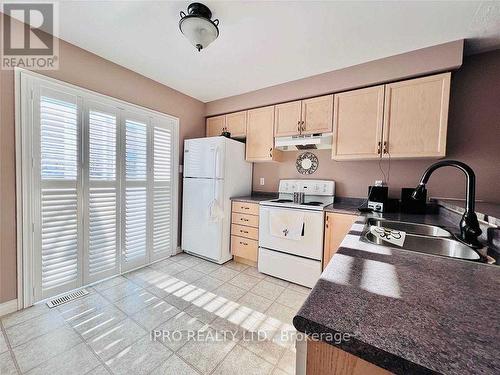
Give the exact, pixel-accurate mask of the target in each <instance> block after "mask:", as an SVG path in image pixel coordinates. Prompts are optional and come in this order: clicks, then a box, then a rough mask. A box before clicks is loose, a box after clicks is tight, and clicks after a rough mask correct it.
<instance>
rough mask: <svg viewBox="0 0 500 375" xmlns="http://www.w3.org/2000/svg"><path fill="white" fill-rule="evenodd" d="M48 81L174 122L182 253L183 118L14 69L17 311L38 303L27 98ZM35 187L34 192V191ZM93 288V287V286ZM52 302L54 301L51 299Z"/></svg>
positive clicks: (176, 224)
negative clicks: (36, 82)
mask: <svg viewBox="0 0 500 375" xmlns="http://www.w3.org/2000/svg"><path fill="white" fill-rule="evenodd" d="M33 80H44V81H46V82H48V83H50V84H52V85H56V86H62V87H64V88H67V89H72V90H77V91H79V92H80V93H81V94H82V95H84V96H92V97H94V98H98V99H99V100H102V101H103V102H105V103H110V102H112V103H114V104H115V105H117V106H119V107H120V109H124V108H126V109H128V110H132V111H138V112H139V113H146V114H149V115H156V116H159V117H162V118H165V119H168V120H170V121H172V131H173V138H174V141H173V144H172V147H173V180H174V182H173V191H172V197H173V202H177V204H174V205H173V210H172V219H173V223H174V225H173V227H174V228H173V230H172V232H173V239H172V242H173V246H172V254H170V255H174V254H175V253H176V252H177V251H178V228H179V218H178V205H179V204H180V201H179V170H180V169H179V118H177V117H175V116H171V115H168V114H166V113H162V112H159V111H155V110H152V109H149V108H146V107H141V106H139V105H136V104H133V103H130V102H127V101H124V100H120V99H117V98H114V97H111V96H108V95H103V94H100V93H98V92H95V91H92V90H88V89H85V88H82V87H79V86H77V85H72V84H70V83H66V82H64V81H60V80H57V79H54V78H50V77H47V76H45V75H43V74H39V73H35V72H32V71H30V70H27V69H23V68H18V67H16V68H14V93H15V102H14V103H15V108H14V114H15V118H14V123H15V158H16V161H15V163H16V235H17V240H16V255H17V256H16V260H17V267H16V268H17V309H18V310H21V309H23V308H26V307H29V306H32V305H33V303H34V265H33V222H32V218H33V205H32V201H33V193H34V192H35V191H34V189H33V188H32V186H33V185H32V183H31V182H32V180H33V175H32V173H33V171H32V165H33V161H32V160H33V152H32V146H33V139H32V133H33V132H32V129H31V127H30V126H31V125H32V110H31V99H32V95H33V93H31V94H28V95H24V94H25V93H27V92H29V90H31V81H33ZM30 187H31V188H30ZM89 285H92V284H89ZM51 298H52V297H51Z"/></svg>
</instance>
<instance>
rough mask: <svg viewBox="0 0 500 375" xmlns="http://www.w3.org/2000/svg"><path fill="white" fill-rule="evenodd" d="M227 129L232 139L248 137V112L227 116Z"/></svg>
mask: <svg viewBox="0 0 500 375" xmlns="http://www.w3.org/2000/svg"><path fill="white" fill-rule="evenodd" d="M226 128H227V131H228V132H229V133H231V138H245V137H246V135H247V111H242V112H236V113H230V114H228V115H226Z"/></svg>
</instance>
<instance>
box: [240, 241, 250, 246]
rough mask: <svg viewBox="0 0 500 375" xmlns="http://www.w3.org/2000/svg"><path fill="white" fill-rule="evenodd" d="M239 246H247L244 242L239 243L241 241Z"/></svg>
mask: <svg viewBox="0 0 500 375" xmlns="http://www.w3.org/2000/svg"><path fill="white" fill-rule="evenodd" d="M240 245H245V246H248V244H247V243H246V242H241V241H240Z"/></svg>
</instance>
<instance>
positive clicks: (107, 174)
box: [84, 103, 120, 283]
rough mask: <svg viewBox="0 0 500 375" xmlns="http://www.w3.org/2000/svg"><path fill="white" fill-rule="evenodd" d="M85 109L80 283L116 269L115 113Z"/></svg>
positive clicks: (93, 106) (97, 107) (92, 107)
mask: <svg viewBox="0 0 500 375" xmlns="http://www.w3.org/2000/svg"><path fill="white" fill-rule="evenodd" d="M88 107H89V108H88V110H87V111H86V113H85V114H86V123H87V131H86V137H85V138H86V144H87V146H86V149H88V158H87V160H88V165H87V168H85V180H84V186H85V188H84V189H85V190H86V194H85V196H86V200H85V207H86V210H87V211H86V223H85V224H86V225H85V231H86V241H85V248H86V250H87V256H86V257H85V258H84V264H85V271H84V282H85V283H91V282H94V281H97V280H100V279H103V278H106V277H109V276H112V275H115V274H117V273H118V272H119V262H120V259H119V237H118V225H117V222H118V220H117V214H118V210H117V205H118V199H117V198H118V196H117V194H118V185H117V114H116V113H115V110H114V109H113V108H106V107H104V106H102V105H97V104H94V103H92V104H89V105H88Z"/></svg>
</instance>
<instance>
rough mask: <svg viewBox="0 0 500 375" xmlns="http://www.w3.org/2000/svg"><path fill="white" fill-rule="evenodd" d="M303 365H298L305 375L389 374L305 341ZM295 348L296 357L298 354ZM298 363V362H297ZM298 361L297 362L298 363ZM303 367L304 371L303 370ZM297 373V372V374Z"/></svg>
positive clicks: (321, 345)
mask: <svg viewBox="0 0 500 375" xmlns="http://www.w3.org/2000/svg"><path fill="white" fill-rule="evenodd" d="M305 344H306V345H307V349H306V352H307V354H306V358H305V362H306V363H305V364H302V365H300V364H298V366H297V367H298V368H302V369H303V370H305V371H303V372H305V373H307V375H367V374H369V375H389V374H392V372H389V371H387V370H385V369H383V368H381V367H378V366H377V365H374V364H373V363H370V362H368V361H365V360H364V359H362V358H359V357H356V356H355V355H352V354H350V353H347V352H345V351H343V350H341V349H339V348H337V347H335V346H333V345H330V344H327V343H325V342H323V341H313V340H309V339H308V340H306V342H305ZM299 352H300V351H299V348H297V355H298V354H299ZM299 361H300V360H299ZM299 361H298V362H299ZM304 367H305V369H304ZM297 373H299V372H297Z"/></svg>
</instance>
